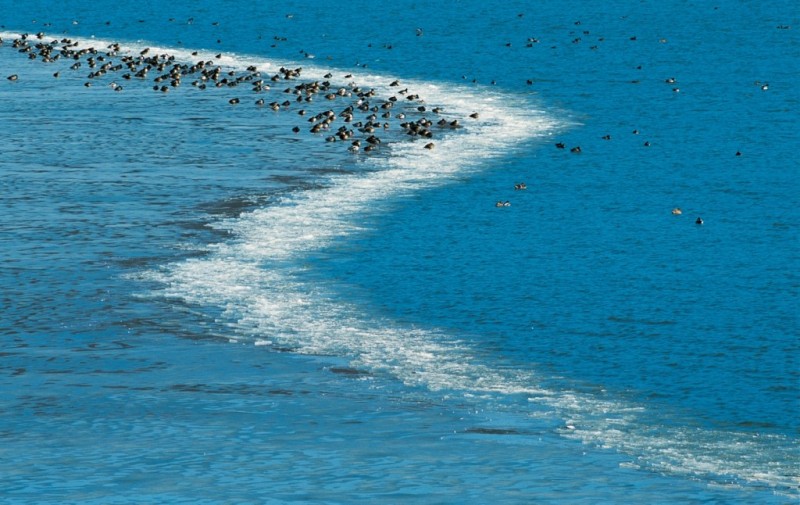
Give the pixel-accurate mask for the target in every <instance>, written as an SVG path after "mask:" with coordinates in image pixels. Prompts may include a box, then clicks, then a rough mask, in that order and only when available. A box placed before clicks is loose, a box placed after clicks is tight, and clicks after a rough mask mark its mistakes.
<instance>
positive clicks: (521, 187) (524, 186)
mask: <svg viewBox="0 0 800 505" xmlns="http://www.w3.org/2000/svg"><path fill="white" fill-rule="evenodd" d="M514 189H518V190H519V189H528V186H527V185H526V184H525V183H524V182H520V183H519V184H514Z"/></svg>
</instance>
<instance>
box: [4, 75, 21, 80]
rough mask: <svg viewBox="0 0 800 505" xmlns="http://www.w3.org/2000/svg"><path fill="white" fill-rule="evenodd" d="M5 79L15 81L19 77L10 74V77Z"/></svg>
mask: <svg viewBox="0 0 800 505" xmlns="http://www.w3.org/2000/svg"><path fill="white" fill-rule="evenodd" d="M7 79H8V80H9V81H16V80H17V79H19V76H18V75H17V74H11V75H9V76H8V78H7Z"/></svg>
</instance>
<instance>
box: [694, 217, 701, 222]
mask: <svg viewBox="0 0 800 505" xmlns="http://www.w3.org/2000/svg"><path fill="white" fill-rule="evenodd" d="M694 223H695V224H703V218H702V217H698V218H697V219H696V220H695V222H694Z"/></svg>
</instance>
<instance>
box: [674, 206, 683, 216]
mask: <svg viewBox="0 0 800 505" xmlns="http://www.w3.org/2000/svg"><path fill="white" fill-rule="evenodd" d="M672 214H673V215H674V216H680V215H681V214H683V211H682V210H681V208H680V207H675V208H674V209H672Z"/></svg>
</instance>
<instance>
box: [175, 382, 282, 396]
mask: <svg viewBox="0 0 800 505" xmlns="http://www.w3.org/2000/svg"><path fill="white" fill-rule="evenodd" d="M167 391H177V392H181V393H203V394H221V395H244V396H265V395H278V396H293V393H292V392H291V391H288V390H274V389H273V390H270V389H265V388H263V387H261V386H254V385H250V384H174V385H172V386H169V387H168V388H167Z"/></svg>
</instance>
